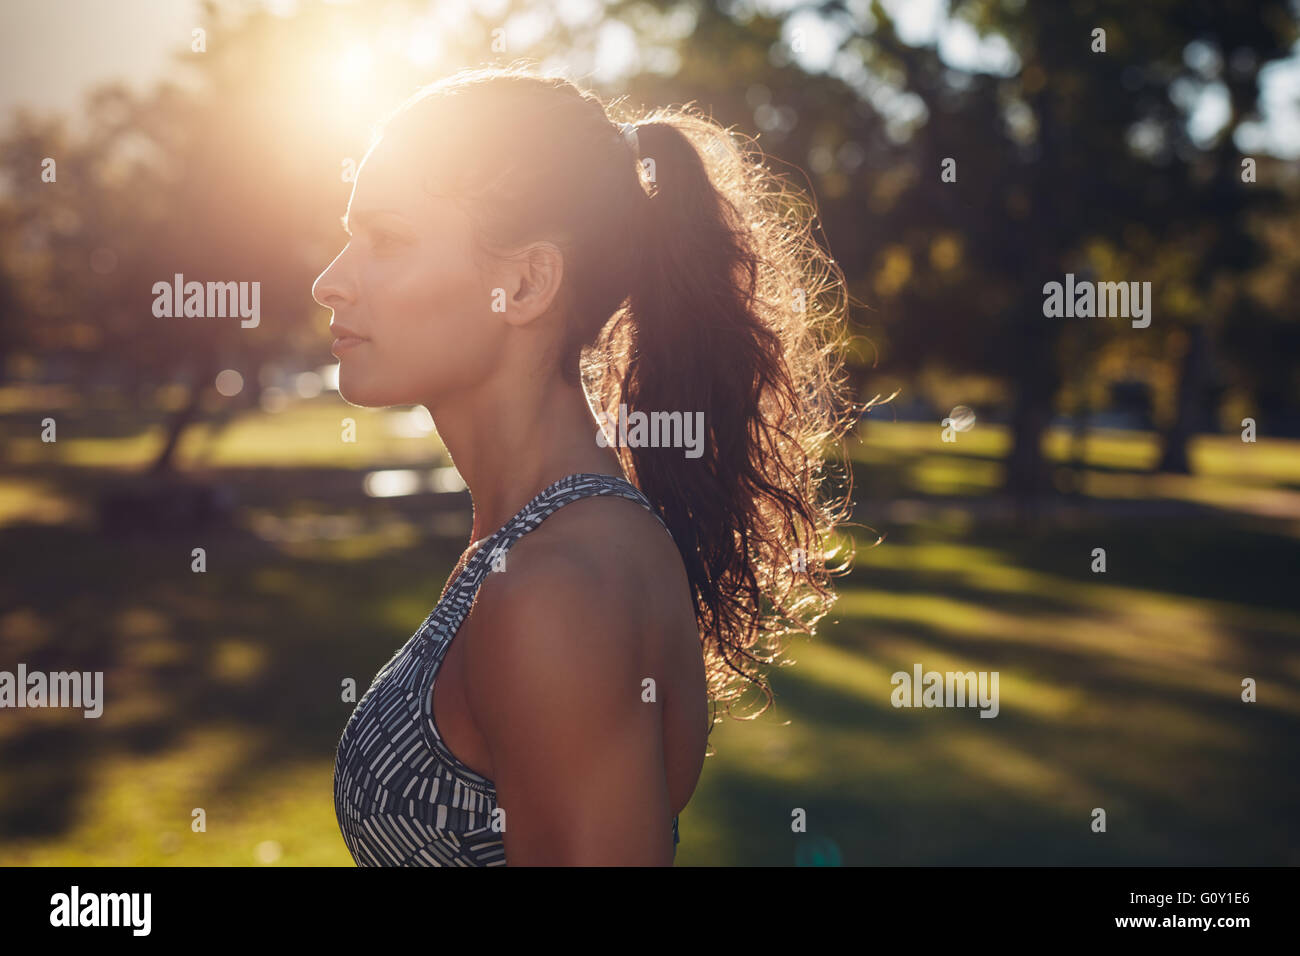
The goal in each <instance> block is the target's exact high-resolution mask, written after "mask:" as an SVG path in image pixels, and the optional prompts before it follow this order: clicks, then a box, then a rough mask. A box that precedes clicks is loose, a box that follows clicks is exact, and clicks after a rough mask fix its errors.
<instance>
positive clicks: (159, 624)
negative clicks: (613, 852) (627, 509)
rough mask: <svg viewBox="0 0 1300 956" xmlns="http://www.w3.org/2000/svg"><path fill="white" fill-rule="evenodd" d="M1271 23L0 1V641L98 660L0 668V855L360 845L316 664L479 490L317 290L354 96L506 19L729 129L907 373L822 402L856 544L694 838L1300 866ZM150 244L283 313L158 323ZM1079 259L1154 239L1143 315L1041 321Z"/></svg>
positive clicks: (114, 858)
mask: <svg viewBox="0 0 1300 956" xmlns="http://www.w3.org/2000/svg"><path fill="white" fill-rule="evenodd" d="M1298 19H1300V4H1297V3H1296V2H1288V0H1275V2H1270V0H1259V2H1228V0H1220V2H1211V0H1203V2H1181V3H1179V2H1172V0H1148V2H1145V3H1141V4H1134V3H1128V2H1101V0H1096V2H1093V0H1063V2H1052V3H1047V2H1026V0H1019V2H1015V0H970V2H961V0H952V2H945V0H908V2H868V0H845V2H841V0H827V2H809V3H801V2H798V0H768V2H751V0H735V2H713V0H676V2H660V0H637V2H607V0H565V2H547V3H531V2H513V0H496V2H489V0H447V2H441V0H440V2H434V3H430V2H416V0H391V2H364V3H347V2H334V3H328V2H319V0H318V2H309V0H300V2H293V0H274V2H272V0H267V2H244V3H235V2H221V3H216V2H209V3H198V2H189V0H174V2H167V0H117V2H111V3H109V2H98V0H49V2H40V0H12V2H9V3H6V4H5V5H4V6H3V7H2V8H0V37H3V39H2V40H0V52H3V56H0V76H3V82H2V83H0V110H2V111H3V112H2V116H0V118H2V120H3V125H2V126H0V359H2V361H0V429H2V431H0V449H2V451H0V455H2V464H0V567H3V569H4V573H3V575H2V576H0V670H8V671H11V672H12V671H15V670H16V668H17V665H18V664H19V663H20V662H21V663H24V664H25V665H26V667H27V669H28V670H29V671H31V670H44V671H57V670H77V671H95V670H102V671H103V672H104V675H105V695H106V698H107V700H106V704H105V709H104V714H103V716H102V717H101V718H99V719H97V720H93V721H89V720H86V719H85V718H83V717H82V714H81V712H80V711H76V710H65V709H54V708H51V709H43V710H40V709H24V710H8V709H6V710H0V864H11V865H12V864H20V865H49V864H86V865H101V864H119V865H120V864H126V865H134V864H162V865H210V864H222V865H273V864H290V865H295V864H297V865H351V863H352V861H351V858H350V857H349V856H348V853H347V850H346V848H345V847H344V844H343V841H342V838H341V837H340V835H339V832H338V827H337V824H336V821H335V817H334V806H333V798H332V785H331V779H332V768H333V759H334V748H335V745H336V743H337V740H338V737H339V734H340V733H341V732H342V729H343V725H344V723H345V722H346V720H347V717H348V715H349V714H350V712H351V710H352V707H353V704H352V703H345V702H343V701H341V700H340V682H341V681H342V680H343V679H344V678H347V677H351V678H353V679H355V680H356V682H357V684H358V685H359V687H360V689H361V690H362V691H364V688H365V687H366V686H368V684H369V681H370V679H371V678H372V677H373V675H374V673H375V671H376V670H377V669H378V668H379V667H380V666H381V665H382V664H383V663H384V662H385V661H386V660H387V659H388V658H389V657H390V656H391V654H392V653H393V651H394V650H396V648H397V647H399V646H400V645H401V644H402V643H403V642H404V641H405V640H406V638H407V637H408V636H409V635H410V634H411V633H412V632H413V630H414V629H415V628H416V627H417V626H418V625H419V623H420V622H421V621H422V620H423V618H424V617H425V615H426V614H427V613H428V612H429V610H431V609H432V607H433V606H434V604H435V603H436V601H437V599H438V595H439V593H440V591H441V588H442V584H443V582H444V580H445V578H446V576H447V574H448V573H449V572H450V570H451V568H452V565H453V563H454V561H455V559H456V557H457V556H458V555H459V554H460V552H461V551H462V550H463V548H464V547H465V546H466V544H467V542H468V535H469V530H470V513H471V512H470V501H469V496H468V493H467V492H466V491H465V489H464V485H463V483H462V482H461V481H460V479H459V476H458V475H457V473H456V472H455V470H454V468H452V467H451V466H450V462H449V460H448V459H447V457H446V455H445V453H444V451H443V450H442V448H441V446H440V444H439V441H438V438H437V435H436V433H435V431H434V430H433V423H432V422H431V420H430V419H429V416H428V414H427V412H425V410H424V409H422V408H387V409H362V408H355V407H352V406H348V405H347V404H346V403H344V402H343V401H342V400H341V399H340V398H339V396H338V394H337V392H336V391H335V388H334V385H335V378H334V374H333V373H334V369H335V365H334V360H333V358H332V357H331V356H330V353H329V345H330V340H331V337H330V335H329V334H328V331H327V324H328V320H329V314H328V312H327V311H325V310H323V309H321V308H319V307H318V306H317V305H316V304H315V303H314V302H313V301H312V298H311V294H310V287H311V283H312V280H313V279H314V278H315V276H316V275H317V274H318V273H319V272H320V271H321V270H322V269H323V268H324V267H325V266H326V265H327V264H328V263H329V261H330V259H331V258H332V257H333V256H334V255H335V254H336V253H337V252H338V251H339V249H341V248H342V245H343V243H344V242H345V237H344V235H343V232H342V230H341V228H340V226H339V222H338V219H339V216H340V215H341V214H342V213H343V212H344V211H345V207H346V202H347V199H348V196H349V193H350V190H351V175H352V172H353V171H354V170H355V166H356V164H357V163H359V162H360V160H361V158H362V156H363V154H364V151H365V149H366V146H367V144H368V142H369V135H370V129H371V126H372V124H374V123H375V122H377V121H378V119H379V118H380V117H381V116H382V115H383V114H384V113H385V112H386V111H387V110H388V109H390V108H391V107H393V106H394V105H396V104H397V103H398V102H400V101H401V100H402V99H403V98H404V97H405V96H406V95H407V94H409V93H410V92H411V91H413V90H414V89H415V88H416V87H417V86H419V85H421V84H424V83H427V82H431V81H433V80H436V79H438V78H440V77H442V76H445V75H446V74H448V73H450V72H453V71H455V70H457V69H460V68H462V67H465V66H479V65H488V64H494V63H497V64H505V63H508V62H512V61H514V60H516V59H518V58H529V59H532V60H534V61H536V62H537V63H538V64H540V65H541V66H542V67H543V68H545V69H554V70H560V71H563V72H564V73H565V75H567V76H569V77H570V78H571V79H574V80H575V81H577V82H579V83H581V84H583V85H585V86H587V87H589V88H592V89H594V90H596V91H597V92H598V93H600V94H601V95H602V96H604V97H606V98H611V97H615V96H623V95H626V96H627V98H628V101H629V103H631V104H633V105H642V104H644V105H648V106H655V105H661V104H667V103H680V102H685V101H692V100H693V101H695V102H696V103H697V104H699V105H700V106H702V107H703V108H705V109H706V110H707V111H709V112H711V113H712V114H713V116H714V117H715V118H716V119H718V120H719V121H720V122H722V123H723V124H724V125H733V124H734V125H735V127H736V128H737V130H738V131H740V132H742V133H745V134H748V135H751V136H756V137H757V139H758V144H759V145H760V146H761V147H762V148H763V149H764V150H765V151H766V152H767V153H768V154H769V156H770V157H771V160H772V164H773V165H774V166H775V167H776V168H778V169H781V170H784V171H786V172H788V174H789V175H790V176H791V177H792V178H793V180H794V181H795V182H796V183H798V184H800V185H802V186H804V188H807V189H809V190H811V191H812V192H813V194H814V195H815V197H816V200H817V202H818V205H819V208H820V211H821V220H820V225H821V227H822V228H821V231H820V232H819V237H820V238H821V239H822V240H823V241H824V242H825V243H826V244H827V246H828V248H829V249H830V250H831V252H832V254H833V255H834V256H835V257H836V259H837V261H838V262H839V264H840V266H841V267H842V269H843V270H844V273H845V275H846V277H847V279H848V281H849V284H850V292H851V294H852V296H853V302H854V305H853V308H852V315H851V319H852V332H853V335H854V339H853V354H852V356H851V372H852V376H853V384H854V388H855V389H856V390H857V397H858V399H859V401H862V402H867V401H869V400H871V399H872V398H873V397H879V398H881V399H884V398H889V399H890V400H889V401H881V402H880V403H878V404H876V405H874V406H873V407H871V408H870V410H869V411H868V412H867V413H866V414H865V415H864V416H863V418H862V420H861V422H860V424H859V426H858V428H857V430H856V431H855V433H854V434H852V435H851V436H850V437H849V440H848V453H849V456H850V457H851V461H852V466H853V469H854V493H853V500H854V501H855V512H854V520H855V522H856V524H855V525H854V527H852V528H851V529H847V530H846V534H849V533H851V535H852V538H853V540H854V543H856V545H857V557H856V563H855V567H854V571H853V573H852V575H851V576H849V577H847V578H843V579H841V580H840V581H839V591H840V593H841V598H840V600H839V603H838V604H837V605H836V608H835V609H834V610H833V611H832V613H831V614H830V615H829V616H828V618H827V619H826V620H825V621H824V622H823V624H822V625H821V626H820V627H819V629H818V633H817V635H816V636H815V637H813V638H808V637H797V638H795V639H793V640H792V641H791V645H790V646H791V656H792V657H793V658H794V659H796V660H797V661H798V663H797V665H796V666H793V667H789V668H783V669H780V670H778V671H776V672H775V673H774V674H773V675H772V680H773V689H774V691H775V694H776V704H775V706H774V707H773V708H772V709H770V710H769V711H768V712H767V713H766V714H764V715H763V716H762V717H761V718H759V719H757V720H754V721H736V720H724V722H723V723H722V724H721V725H720V726H718V727H717V728H716V729H715V731H714V734H713V737H712V744H713V750H714V751H715V753H714V754H712V755H711V756H710V757H709V758H708V759H707V761H706V763H705V769H704V773H703V777H702V780H701V782H700V785H699V788H698V790H697V791H696V793H695V796H694V798H693V800H692V802H691V804H690V805H689V807H688V808H687V809H686V811H685V812H684V813H683V814H682V817H681V837H682V843H681V845H680V847H679V850H678V855H677V863H678V865H745V864H774V865H864V864H865V865H870V864H900V863H901V864H944V863H955V864H979V863H989V864H1099V863H1114V864H1161V865H1163V864H1236V865H1253V864H1296V863H1298V862H1300V841H1298V840H1297V836H1298V831H1300V819H1298V818H1297V815H1296V813H1295V808H1296V806H1297V803H1298V801H1297V798H1298V797H1300V783H1298V781H1300V772H1298V771H1300V757H1298V754H1297V745H1296V741H1297V739H1300V646H1298V645H1297V641H1300V615H1298V614H1297V606H1298V605H1300V599H1297V596H1296V575H1297V570H1298V569H1300V544H1298V540H1300V362H1297V355H1298V354H1300V315H1298V311H1297V306H1296V302H1297V298H1298V297H1300V269H1298V267H1300V164H1298V163H1297V159H1298V158H1300V45H1298V44H1297V36H1298V33H1297V21H1298ZM1098 30H1100V31H1103V32H1102V33H1101V34H1098V33H1097V32H1096V31H1098ZM47 160H53V164H51V163H50V162H47ZM947 160H953V161H955V162H953V163H946V161H947ZM945 170H947V171H948V175H946V176H945V175H944V173H945ZM176 273H181V274H183V275H184V276H185V277H186V280H187V281H189V280H197V281H223V282H224V281H232V280H237V281H252V280H256V281H259V282H260V283H261V321H260V324H259V325H258V326H257V327H256V328H243V327H241V325H240V322H239V321H238V319H196V318H188V319H186V318H158V317H155V315H154V314H153V311H152V303H153V299H154V294H153V292H152V287H153V284H154V283H155V282H159V281H163V282H170V281H171V280H172V277H173V275H174V274H176ZM1067 273H1072V274H1073V275H1074V276H1075V277H1076V279H1078V280H1080V281H1083V280H1089V281H1125V282H1130V281H1131V282H1150V283H1151V294H1152V299H1153V301H1152V305H1151V312H1150V315H1151V321H1150V325H1149V326H1148V327H1146V328H1134V327H1132V325H1131V324H1130V322H1129V320H1128V319H1115V318H1075V317H1059V318H1048V317H1045V315H1044V310H1043V303H1044V293H1043V286H1044V284H1045V283H1047V282H1051V281H1057V282H1063V281H1064V277H1065V275H1066V274H1067ZM345 418H351V419H354V420H355V425H356V440H355V441H351V442H350V441H345V440H344V439H343V437H342V435H343V430H342V422H343V420H344V419H345ZM945 420H948V421H947V422H945ZM1247 420H1249V421H1247ZM949 425H951V426H953V427H951V428H949V427H948V426H949ZM51 429H53V432H52V431H51ZM50 437H56V438H57V440H55V441H49V440H48V439H49V438H50ZM945 438H947V439H950V440H945ZM196 547H202V548H204V549H205V552H206V556H207V568H206V571H205V572H204V573H201V574H200V573H195V572H193V571H192V570H191V562H192V560H193V559H192V557H191V553H192V549H194V548H196ZM1098 548H1101V549H1104V551H1105V562H1106V564H1105V570H1104V572H1103V571H1100V570H1098V569H1097V567H1098V565H1097V558H1096V554H1095V549H1098ZM917 663H919V664H921V665H922V666H923V667H924V669H926V670H940V671H947V670H961V671H967V670H977V671H979V670H990V671H992V670H996V671H998V672H999V674H1000V694H1001V701H1000V713H999V715H998V716H997V718H996V719H992V720H990V719H979V718H978V712H977V711H974V710H969V709H956V708H955V709H933V710H925V709H922V710H909V709H895V708H893V707H892V706H891V704H890V693H891V690H892V685H891V683H890V675H891V674H893V673H894V672H896V671H900V670H901V671H906V672H908V673H909V674H910V673H911V671H912V668H913V666H914V664H917ZM1247 678H1250V679H1253V680H1254V681H1255V682H1257V695H1258V696H1257V700H1255V701H1254V702H1244V701H1243V700H1242V692H1243V691H1242V682H1243V680H1245V679H1247ZM749 700H750V702H751V704H752V706H749V707H741V708H739V709H738V710H737V713H738V714H742V715H744V714H747V713H752V712H753V711H754V710H755V709H756V706H757V704H758V703H760V702H761V699H760V698H759V697H758V695H756V694H755V695H751V697H750V698H749ZM195 807H202V808H204V809H205V811H206V814H207V830H206V832H202V833H195V832H192V830H191V825H190V824H191V813H192V811H193V809H194V808H195ZM796 807H801V808H804V809H805V810H806V811H807V813H808V821H809V823H808V832H807V833H806V834H796V833H792V832H791V830H790V819H791V817H790V815H791V811H792V810H793V809H794V808H796ZM1094 808H1104V809H1105V810H1106V814H1107V831H1106V832H1105V833H1096V832H1093V831H1092V829H1091V827H1090V824H1091V822H1092V819H1093V810H1094Z"/></svg>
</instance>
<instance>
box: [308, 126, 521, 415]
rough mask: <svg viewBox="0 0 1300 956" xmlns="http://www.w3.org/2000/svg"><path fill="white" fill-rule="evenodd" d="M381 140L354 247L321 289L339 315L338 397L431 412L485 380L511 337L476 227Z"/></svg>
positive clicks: (364, 169) (356, 217) (359, 208)
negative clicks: (475, 245) (497, 308)
mask: <svg viewBox="0 0 1300 956" xmlns="http://www.w3.org/2000/svg"><path fill="white" fill-rule="evenodd" d="M385 145H386V144H385V141H383V140H381V141H380V142H379V143H378V144H377V145H376V146H375V147H374V148H373V149H372V150H371V151H370V153H369V154H368V155H367V156H366V158H365V159H364V160H363V161H362V163H361V166H360V168H359V169H358V171H357V177H356V180H355V181H354V182H353V185H352V198H351V200H350V202H349V203H348V213H347V217H346V218H347V226H346V228H348V229H350V236H351V237H350V239H349V241H348V244H347V245H346V246H344V247H343V251H342V252H340V253H339V254H338V256H337V257H336V258H335V259H334V261H333V262H331V263H330V264H329V266H328V267H327V268H326V269H325V271H324V272H322V273H321V274H320V275H319V276H318V277H317V278H316V281H315V283H313V285H312V296H313V298H315V300H316V301H317V302H319V303H320V304H321V305H323V306H325V307H326V308H328V309H330V310H332V312H333V317H332V319H331V328H332V332H333V337H335V338H337V337H339V336H340V335H342V334H344V333H343V331H342V330H343V329H347V330H350V332H352V333H355V334H356V335H358V336H360V337H361V338H362V341H360V342H353V343H348V344H345V345H343V346H342V347H336V354H337V356H338V359H339V394H340V395H341V396H342V397H343V398H344V400H346V401H347V402H349V403H350V404H353V405H362V406H384V405H408V404H409V405H431V404H435V403H436V401H437V399H438V397H439V396H441V395H444V394H447V393H449V392H455V391H457V390H460V389H463V388H465V387H467V386H472V385H473V384H474V383H475V382H481V381H483V380H484V378H486V377H487V376H488V375H489V374H490V373H491V370H492V368H493V366H494V363H495V361H496V360H497V359H498V356H499V355H500V346H501V343H502V338H503V336H504V333H505V326H504V324H503V323H502V322H501V318H502V317H501V314H500V313H498V312H493V310H492V308H491V305H492V296H491V286H492V285H493V284H494V283H492V282H491V281H490V279H488V278H487V277H483V276H480V274H479V271H478V269H477V267H476V266H475V263H474V260H473V259H472V258H471V245H470V235H471V234H470V224H469V220H468V219H467V218H466V217H465V215H464V214H463V213H462V212H461V211H460V210H459V209H457V208H456V206H455V204H454V203H452V202H451V201H450V200H448V199H442V198H436V197H434V196H431V195H429V193H428V192H426V191H425V190H424V189H422V188H421V186H420V181H421V178H422V177H421V176H420V171H419V170H418V168H416V167H417V166H418V158H417V159H416V160H415V161H414V162H413V161H411V160H409V159H407V158H404V157H403V156H401V155H398V152H399V151H398V150H397V149H395V148H388V149H385Z"/></svg>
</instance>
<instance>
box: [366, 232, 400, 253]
mask: <svg viewBox="0 0 1300 956" xmlns="http://www.w3.org/2000/svg"><path fill="white" fill-rule="evenodd" d="M396 243H397V237H396V236H394V235H392V234H391V233H387V232H376V233H373V234H372V235H371V238H370V244H371V245H372V246H374V247H375V248H377V249H383V248H386V247H388V246H392V245H396Z"/></svg>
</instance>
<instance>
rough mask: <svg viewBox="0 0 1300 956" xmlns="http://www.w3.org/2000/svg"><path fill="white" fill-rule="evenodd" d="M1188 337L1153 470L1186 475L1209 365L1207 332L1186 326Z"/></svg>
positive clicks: (1200, 411) (1202, 326)
mask: <svg viewBox="0 0 1300 956" xmlns="http://www.w3.org/2000/svg"><path fill="white" fill-rule="evenodd" d="M1189 333H1190V339H1191V340H1190V341H1189V342H1188V344H1187V350H1186V351H1185V352H1184V353H1183V360H1182V363H1181V367H1180V369H1179V374H1178V392H1177V398H1176V401H1175V405H1174V420H1173V423H1172V424H1171V425H1170V426H1169V427H1168V428H1167V429H1165V430H1164V431H1163V432H1162V433H1161V443H1162V448H1161V451H1160V460H1159V461H1158V462H1157V464H1156V467H1155V470H1156V471H1157V472H1162V473H1166V474H1178V475H1190V474H1191V473H1192V466H1191V459H1190V458H1189V456H1188V454H1187V446H1188V443H1189V441H1190V440H1191V437H1192V435H1193V434H1195V433H1196V431H1197V429H1199V428H1200V427H1201V424H1202V411H1203V409H1202V406H1203V404H1204V402H1203V401H1202V397H1203V395H1204V393H1205V373H1206V370H1207V368H1208V365H1209V361H1208V360H1209V352H1210V336H1209V334H1208V333H1207V332H1206V330H1205V326H1204V325H1195V326H1193V327H1192V328H1191V329H1190V330H1189Z"/></svg>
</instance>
